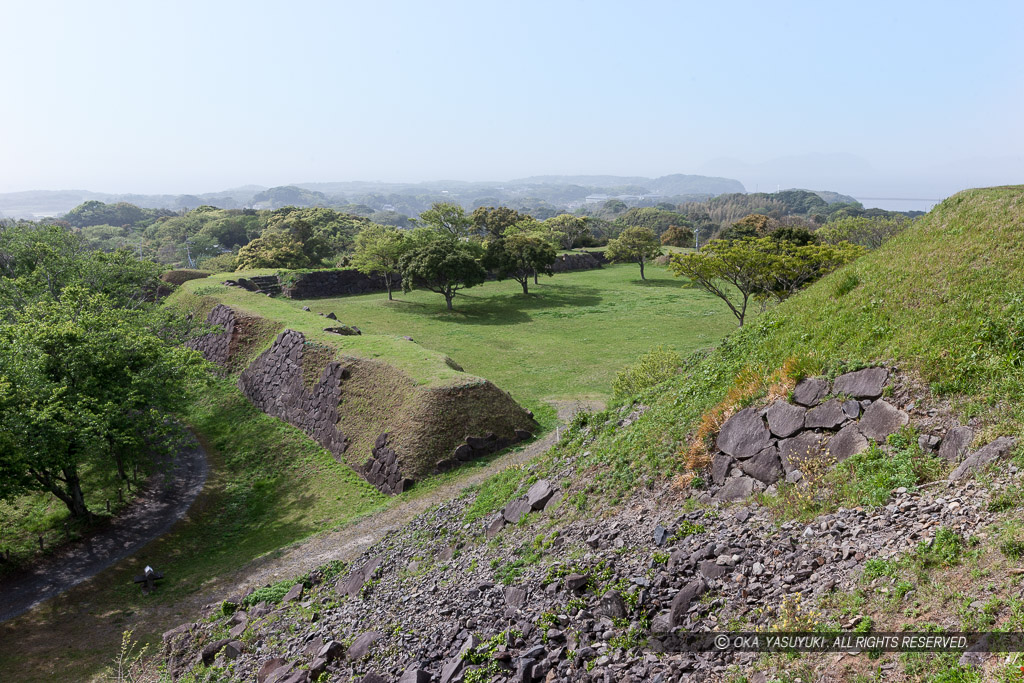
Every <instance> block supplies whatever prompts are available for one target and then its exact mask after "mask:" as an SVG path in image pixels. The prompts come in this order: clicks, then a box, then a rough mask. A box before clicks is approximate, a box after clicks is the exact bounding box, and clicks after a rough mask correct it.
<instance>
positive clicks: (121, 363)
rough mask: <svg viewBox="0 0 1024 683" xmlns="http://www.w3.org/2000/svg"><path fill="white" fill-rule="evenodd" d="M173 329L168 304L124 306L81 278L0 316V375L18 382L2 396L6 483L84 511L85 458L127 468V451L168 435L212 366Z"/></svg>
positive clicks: (0, 462) (131, 453)
mask: <svg viewBox="0 0 1024 683" xmlns="http://www.w3.org/2000/svg"><path fill="white" fill-rule="evenodd" d="M166 329H168V324H167V321H166V320H164V319H163V315H162V314H161V312H160V311H158V310H149V311H145V310H131V309H126V308H119V307H116V306H115V305H114V302H113V301H112V300H111V299H110V298H109V297H107V296H104V295H101V294H92V293H90V292H88V291H87V290H86V289H85V288H83V287H80V286H72V287H68V288H66V289H65V290H64V291H63V294H62V296H61V298H60V300H57V301H54V300H45V301H40V302H37V303H34V304H31V305H29V306H27V307H26V308H25V309H24V310H22V311H18V312H17V314H16V315H15V318H14V320H13V321H11V322H5V323H2V324H0V384H8V385H12V386H17V390H16V391H13V392H10V393H7V395H5V397H4V401H3V402H0V425H2V427H3V430H2V431H3V433H4V440H5V441H6V442H7V443H5V444H4V445H5V447H4V448H3V449H0V472H2V473H6V474H8V475H10V476H11V477H12V480H11V483H9V484H8V486H7V488H8V489H11V488H15V487H14V486H12V483H16V484H17V486H18V487H23V488H27V489H35V490H40V491H46V492H49V493H52V494H53V495H54V496H56V497H57V498H59V499H60V500H61V501H63V502H64V504H65V505H67V508H68V510H69V511H70V512H71V515H72V516H74V517H82V516H84V515H86V514H87V513H88V509H87V507H86V502H85V491H84V490H83V483H82V474H83V471H84V470H85V469H86V468H91V469H94V470H99V471H102V470H105V469H106V470H116V471H118V472H119V473H120V474H121V475H122V476H124V472H125V468H126V465H127V464H128V462H126V459H128V458H131V457H140V454H142V453H146V452H148V450H149V449H150V448H151V447H154V446H155V445H157V444H158V443H159V442H160V439H159V438H156V437H157V436H158V435H160V434H161V433H162V432H163V431H164V430H166V428H167V416H168V414H169V413H171V412H173V411H175V410H178V409H180V408H181V407H182V405H183V404H184V402H185V401H186V400H187V397H188V395H189V392H188V391H187V387H188V384H189V383H190V382H191V381H192V380H194V379H198V378H199V377H201V376H202V374H203V373H202V368H203V367H204V366H205V361H203V360H202V358H201V357H200V356H199V354H198V353H197V352H195V351H192V350H189V349H186V348H184V347H182V346H180V345H179V344H177V343H176V342H177V341H178V340H177V339H174V338H168V337H167V336H166V335H165V334H164V331H165V330H166ZM7 493H8V495H9V494H10V493H11V491H10V490H8V491H7Z"/></svg>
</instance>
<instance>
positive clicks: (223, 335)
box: [185, 304, 235, 367]
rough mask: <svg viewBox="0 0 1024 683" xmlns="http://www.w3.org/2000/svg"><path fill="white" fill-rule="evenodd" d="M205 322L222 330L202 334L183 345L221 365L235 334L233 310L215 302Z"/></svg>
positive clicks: (226, 356)
mask: <svg viewBox="0 0 1024 683" xmlns="http://www.w3.org/2000/svg"><path fill="white" fill-rule="evenodd" d="M206 322H208V323H210V324H211V325H216V326H218V327H221V328H223V330H224V331H223V332H217V333H210V334H204V335H203V336H201V337H196V338H195V339H190V340H189V341H188V342H187V343H186V344H185V345H186V346H187V347H188V348H190V349H195V350H196V351H198V352H199V353H201V354H203V358H205V359H206V360H208V361H210V362H211V363H216V364H217V365H219V366H221V367H225V366H227V364H228V360H229V359H230V357H231V340H232V339H233V338H234V334H235V312H234V311H233V310H232V309H231V308H229V307H228V306H225V305H224V304H217V305H216V306H214V308H213V310H212V311H210V314H209V315H208V316H207V317H206Z"/></svg>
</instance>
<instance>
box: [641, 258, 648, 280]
mask: <svg viewBox="0 0 1024 683" xmlns="http://www.w3.org/2000/svg"><path fill="white" fill-rule="evenodd" d="M640 279H641V280H646V279H647V278H645V277H644V262H643V261H641V262H640Z"/></svg>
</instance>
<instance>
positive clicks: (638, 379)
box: [612, 346, 683, 401]
mask: <svg viewBox="0 0 1024 683" xmlns="http://www.w3.org/2000/svg"><path fill="white" fill-rule="evenodd" d="M682 366H683V358H682V356H680V355H679V354H678V353H676V352H675V351H674V350H672V349H670V348H666V347H664V346H658V347H657V348H654V349H652V350H650V351H648V352H647V353H645V354H644V355H642V356H640V358H639V359H638V360H637V362H636V363H635V364H633V365H631V366H629V367H627V368H625V369H624V370H622V371H621V372H619V374H618V375H616V376H615V381H614V382H613V383H612V391H613V392H614V395H615V400H617V401H621V400H623V399H625V398H627V397H630V396H636V395H637V394H639V393H641V392H642V391H644V390H645V389H650V388H651V387H653V386H655V385H657V384H661V383H662V382H664V381H665V380H668V379H671V378H672V377H674V376H675V375H676V373H677V372H679V369H680V368H681V367H682Z"/></svg>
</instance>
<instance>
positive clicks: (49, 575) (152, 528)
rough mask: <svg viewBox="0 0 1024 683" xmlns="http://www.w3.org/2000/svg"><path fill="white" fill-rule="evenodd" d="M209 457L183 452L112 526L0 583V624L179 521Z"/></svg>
mask: <svg viewBox="0 0 1024 683" xmlns="http://www.w3.org/2000/svg"><path fill="white" fill-rule="evenodd" d="M206 474H207V464H206V452H205V451H204V450H203V448H202V446H200V445H198V444H196V445H195V446H192V447H190V448H187V449H185V450H183V451H181V452H180V453H179V457H178V458H177V461H176V463H175V467H174V469H173V470H172V471H171V472H169V473H167V474H166V475H156V476H155V477H154V479H153V481H152V482H151V484H150V486H149V487H148V488H147V489H146V491H145V492H143V494H142V495H141V496H140V497H139V498H138V499H137V500H136V501H135V502H133V503H132V504H131V505H130V506H129V507H128V508H127V510H126V511H125V512H124V513H123V514H121V515H119V516H118V517H117V518H116V519H114V520H112V521H111V522H110V524H109V525H108V526H107V527H105V528H103V529H101V530H99V531H97V532H96V533H94V534H92V535H90V536H89V537H88V538H85V539H83V540H82V541H79V542H75V543H71V544H69V545H67V546H65V547H63V548H61V549H60V550H58V551H56V552H55V553H54V554H53V555H50V556H48V557H46V558H44V559H42V560H40V561H39V562H38V563H36V564H35V565H34V566H33V567H31V568H30V569H27V570H26V571H25V572H23V573H18V574H15V575H13V576H8V577H6V578H4V579H2V580H0V623H3V622H4V621H7V620H8V619H13V618H14V617H16V616H18V615H19V614H23V613H24V612H27V611H28V610H30V609H32V608H33V607H35V606H36V605H38V604H39V603H41V602H43V601H45V600H47V599H49V598H52V597H54V596H55V595H60V594H61V593H63V592H64V591H66V590H68V589H69V588H71V587H73V586H75V585H77V584H79V583H81V582H82V581H85V580H86V579H89V578H91V577H92V576H94V575H96V574H98V573H100V572H101V571H103V570H104V569H106V568H107V567H109V566H110V565H112V564H114V563H115V562H117V561H119V560H122V559H124V558H126V557H129V556H131V555H134V554H135V553H136V552H138V551H139V549H141V548H142V546H144V545H146V544H147V543H149V542H150V541H152V540H153V539H155V538H157V537H158V536H161V535H163V534H165V533H166V532H167V531H168V530H170V528H171V526H173V525H174V523H175V522H177V521H178V520H179V519H181V518H182V517H183V516H184V515H185V513H186V512H187V511H188V509H189V507H190V506H191V505H192V501H194V500H195V499H196V496H198V495H199V492H200V491H202V490H203V484H205V482H206Z"/></svg>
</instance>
